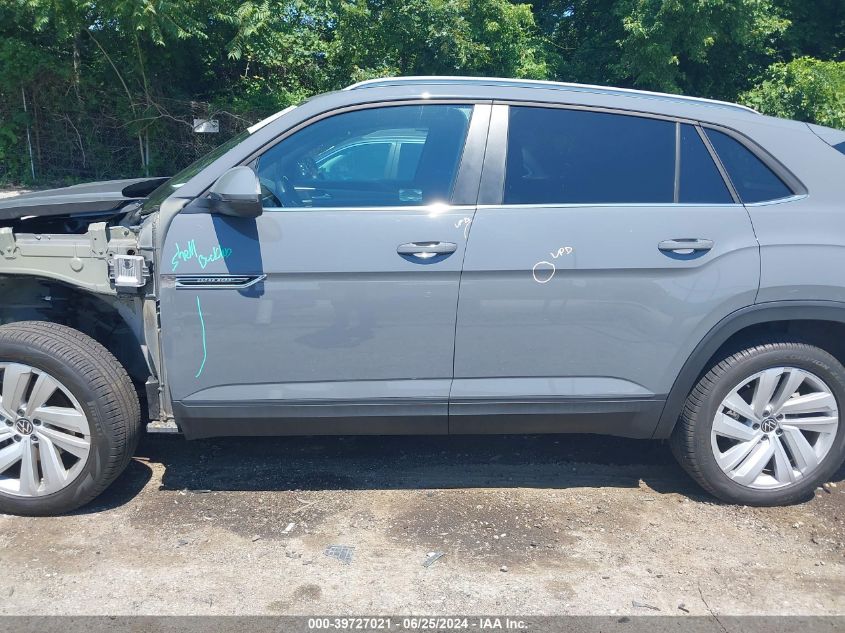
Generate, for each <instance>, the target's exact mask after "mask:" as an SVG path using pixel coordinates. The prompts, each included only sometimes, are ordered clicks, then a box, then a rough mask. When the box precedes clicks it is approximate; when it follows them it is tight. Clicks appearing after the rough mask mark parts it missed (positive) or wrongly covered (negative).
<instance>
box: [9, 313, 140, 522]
mask: <svg viewBox="0 0 845 633" xmlns="http://www.w3.org/2000/svg"><path fill="white" fill-rule="evenodd" d="M22 368H24V369H26V368H29V369H30V370H31V372H30V373H29V374H27V373H25V372H24V369H22ZM0 370H2V373H3V377H2V378H3V383H0V384H2V385H3V388H4V390H5V384H6V379H7V378H8V381H9V384H25V385H29V386H28V387H24V388H22V389H20V390H18V391H19V392H20V393H21V394H28V395H22V396H21V398H22V399H23V400H22V401H23V404H21V405H20V407H19V410H18V412H17V413H15V412H12V415H13V416H15V415H19V416H21V417H18V418H16V419H15V420H11V419H10V417H9V415H8V413H9V410H8V408H7V407H6V406H5V404H7V403H4V402H3V398H4V397H5V396H3V395H0V417H2V420H0V433H5V434H6V439H5V440H4V441H2V442H0V455H1V454H2V451H3V450H5V449H9V451H12V450H18V449H16V448H15V447H14V446H13V444H14V442H18V443H20V446H21V447H22V448H20V451H21V453H24V452H26V451H28V450H31V451H32V453H27V454H28V455H36V456H37V464H38V465H37V467H35V469H34V471H29V472H33V473H34V474H33V475H32V476H30V477H26V485H25V484H24V479H25V478H24V474H23V473H24V468H25V463H26V464H32V463H35V462H36V458H35V457H28V458H27V459H29V460H30V461H27V462H25V461H24V459H23V458H21V459H20V460H19V461H18V462H17V464H14V465H12V466H10V467H8V468H7V467H5V466H4V465H3V464H0V467H2V468H4V469H5V473H6V474H5V475H4V474H0V512H3V513H7V514H18V515H25V516H48V515H57V514H63V513H66V512H70V511H72V510H75V509H77V508H79V507H81V506H83V505H85V504H86V503H88V502H89V501H91V500H92V499H94V498H95V497H96V496H97V495H99V494H100V493H101V492H103V491H104V490H105V489H106V488H107V487H108V486H109V484H111V483H112V482H113V481H114V480H115V479H116V478H117V476H118V475H120V473H121V472H122V471H123V470H124V468H126V466H127V464H128V463H129V460H130V459H131V457H132V454H133V452H134V450H135V447H136V446H137V443H138V438H139V436H140V430H141V423H140V422H141V413H140V406H139V403H138V396H137V392H136V391H135V388H134V386H133V384H132V381H131V380H130V378H129V376H128V375H127V373H126V370H125V369H124V368H123V366H122V365H121V364H120V363H119V362H118V361H117V359H116V358H115V357H114V356H113V355H112V354H111V353H109V351H108V350H107V349H106V348H104V347H103V346H102V345H100V344H99V343H98V342H97V341H95V340H94V339H92V338H90V337H89V336H86V335H85V334H83V333H81V332H79V331H77V330H74V329H72V328H69V327H66V326H63V325H58V324H55V323H49V322H41V321H24V322H18V323H11V324H8V325H4V326H2V327H0ZM7 374H8V376H7ZM42 375H44V376H46V377H47V378H44V384H45V385H49V386H45V387H44V388H43V389H42V390H41V392H43V393H45V394H46V393H48V389H50V388H51V387H52V384H53V383H50V382H48V379H49V378H52V379H53V381H55V383H57V385H58V388H57V389H56V390H55V391H51V392H49V393H51V394H52V395H50V396H49V397H47V399H46V400H45V401H44V404H43V406H41V407H40V408H38V409H33V412H34V413H30V412H28V411H27V410H26V409H27V407H29V406H30V405H32V406H33V407H35V399H36V398H37V396H36V392H38V381H39V380H41V378H42ZM4 393H5V391H4ZM9 393H10V394H11V395H14V396H15V398H12V397H11V395H10V397H9V398H7V399H8V400H9V403H8V404H11V402H12V400H13V399H14V400H19V401H20V399H19V398H18V397H17V392H15V393H12V391H10V392H9ZM39 393H40V392H39ZM57 398H58V400H57ZM56 402H59V404H58V405H56V404H55V403H56ZM50 403H53V404H50ZM57 406H62V407H65V408H63V409H58V408H56V407H57ZM4 410H5V411H6V413H5V414H4V413H3V411H4ZM39 411H40V412H41V413H38V412H39ZM50 411H53V412H54V414H52V415H51V419H52V418H57V416H56V415H55V412H57V411H58V412H60V413H64V414H66V413H68V412H70V413H72V415H73V417H67V416H66V417H65V418H64V419H69V420H73V422H74V424H79V420H83V423H82V424H83V426H84V424H87V432H86V430H83V431H79V432H74V431H73V430H71V431H67V429H68V428H70V427H61V426H54V425H52V424H51V420H50V419H48V418H47V417H45V418H44V420H41V419H38V418H37V417H36V416H38V415H41V416H47V415H48V412H50ZM23 416H29V417H31V418H32V420H28V419H24V417H23ZM83 416H84V417H83ZM57 419H62V418H57ZM19 424H20V425H21V426H19ZM27 425H28V426H27ZM36 425H37V426H36ZM20 429H23V431H20ZM27 430H29V434H27V433H25V431H27ZM60 431H61V432H62V433H63V434H62V435H61V437H60V438H57V434H58V433H59V432H60ZM66 431H67V433H65V432H66ZM10 432H12V433H15V435H14V436H12V437H11V438H9V436H8V434H9V433H10ZM48 433H49V434H48ZM0 437H2V436H0ZM45 437H46V438H48V439H45ZM50 437H52V438H54V439H53V440H50V439H49V438H50ZM59 439H61V442H60V441H59ZM39 440H40V441H39ZM54 440H55V441H54ZM86 442H87V444H88V445H87V448H85V444H86ZM66 445H69V446H70V448H71V449H73V450H74V451H75V452H76V453H77V454H71V453H70V452H67V451H65V450H64V446H66ZM77 445H78V446H77ZM9 447H12V448H9ZM56 447H59V449H56ZM80 447H81V448H80ZM45 449H46V450H47V453H45V452H44V451H45ZM86 451H87V454H86ZM9 454H10V453H8V452H7V456H8V455H9ZM45 455H46V457H45ZM52 455H58V456H59V459H60V462H61V463H60V464H59V465H60V466H61V468H60V469H57V468H56V466H54V465H53V464H54V463H55V462H54V461H53V460H51V459H50V456H52ZM10 459H12V458H8V459H6V463H9V460H10ZM68 464H71V465H68ZM16 469H18V473H19V475H18V479H17V480H15V479H14V472H15V470H16ZM51 472H52V473H58V474H57V475H55V476H48V475H49V474H50V473H51ZM0 473H3V470H0ZM9 473H11V474H9ZM60 475H61V476H60ZM2 478H5V480H4V479H2ZM33 481H34V482H36V484H35V485H33V483H32V482H33ZM16 482H17V483H16ZM16 485H17V486H18V488H19V489H17V490H16V489H15V486H16ZM4 486H5V487H4ZM57 486H61V487H60V488H56V487H57Z"/></svg>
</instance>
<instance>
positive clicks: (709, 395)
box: [672, 341, 845, 505]
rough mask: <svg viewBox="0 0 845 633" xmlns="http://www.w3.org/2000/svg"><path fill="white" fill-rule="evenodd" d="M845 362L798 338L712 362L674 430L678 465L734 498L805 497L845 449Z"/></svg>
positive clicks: (757, 501)
mask: <svg viewBox="0 0 845 633" xmlns="http://www.w3.org/2000/svg"><path fill="white" fill-rule="evenodd" d="M843 407H845V368H844V367H843V366H842V364H841V363H840V362H839V361H837V360H836V359H835V358H834V357H833V356H831V355H830V354H829V353H827V352H826V351H824V350H822V349H819V348H818V347H814V346H811V345H808V344H805V343H801V342H797V341H779V342H769V343H764V344H760V345H754V346H750V347H748V348H747V349H744V350H742V351H740V352H737V353H735V354H732V355H731V356H729V357H727V358H725V359H724V360H722V361H721V362H719V363H718V364H716V365H715V366H714V367H712V368H711V369H710V371H708V372H707V374H706V375H705V376H704V377H703V378H702V379H701V380H700V381H699V382H698V384H697V385H696V386H695V388H694V389H693V390H692V392H691V393H690V395H689V397H688V398H687V402H686V405H685V407H684V411H683V413H682V415H681V419H680V420H679V422H678V424H677V426H676V427H675V430H674V433H673V436H672V448H673V451H674V453H675V456H676V457H677V458H678V461H679V462H680V463H681V465H682V466H683V467H684V468H685V469H686V470H687V472H689V473H690V474H691V475H692V476H693V477H694V478H695V479H696V480H697V481H698V482H699V483H700V484H701V485H702V487H704V488H705V489H706V490H707V491H708V492H710V493H712V494H714V495H716V496H717V497H719V498H721V499H724V500H726V501H730V502H732V503H742V504H745V505H781V504H787V503H794V502H796V501H800V500H802V499H805V498H807V497H808V496H809V495H810V493H811V492H812V491H813V489H814V488H815V487H816V486H817V485H819V484H820V483H821V482H823V481H825V480H826V479H827V478H829V477H830V476H831V475H833V473H834V472H835V471H836V469H837V468H838V467H839V465H840V464H841V463H842V461H843V458H844V457H845V424H842V423H841V411H842V410H843Z"/></svg>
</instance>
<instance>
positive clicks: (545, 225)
mask: <svg viewBox="0 0 845 633" xmlns="http://www.w3.org/2000/svg"><path fill="white" fill-rule="evenodd" d="M490 127H491V140H490V143H489V144H488V147H487V156H488V159H490V158H491V157H492V160H488V161H487V163H486V164H485V169H484V175H483V180H482V196H487V197H488V199H487V200H485V199H484V197H482V199H481V200H480V201H479V202H480V204H479V207H478V211H477V212H476V216H475V220H474V222H473V224H472V229H471V233H470V239H469V245H468V248H467V254H466V259H465V265H464V273H463V279H462V282H461V297H460V306H459V311H458V324H457V339H456V341H457V342H456V349H455V380H454V386H453V389H452V397H451V402H452V404H451V406H450V429H451V430H453V431H460V432H490V431H496V430H501V429H503V428H504V429H506V430H509V431H514V430H518V429H521V430H523V431H526V432H530V431H545V430H558V431H563V430H572V431H581V432H610V433H617V434H625V435H633V436H646V437H648V436H650V435H651V433H652V431H653V429H654V427H655V426H656V424H657V420H658V417H659V415H660V412H661V410H662V406H663V402H664V400H665V397H666V394H667V393H668V392H669V390H670V389H671V387H672V384H673V382H674V380H675V378H676V377H677V375H678V373H679V372H680V369H681V366H682V365H683V363H684V362H685V361H686V359H687V358H688V357H689V354H690V353H691V351H692V350H693V349H694V348H695V346H696V345H697V344H698V342H699V341H700V340H701V339H702V338H703V337H704V335H705V334H706V333H707V332H708V331H709V330H710V328H712V327H713V326H714V325H715V324H716V323H718V321H719V320H720V319H722V318H724V317H725V316H727V315H728V314H730V313H731V312H732V311H734V310H737V309H739V308H741V307H744V306H746V305H750V304H752V303H753V302H754V298H755V293H756V291H757V287H758V282H759V274H760V272H759V271H760V263H759V252H758V246H757V241H756V239H755V236H754V231H753V229H752V226H751V222H750V220H749V217H748V214H747V213H746V211H745V209H744V208H743V206H742V205H741V204H739V203H738V202H737V201H736V200H735V198H734V197H733V195H732V193H731V191H730V189H729V187H728V185H727V183H726V181H725V180H724V179H723V176H722V174H721V172H720V167H719V166H718V165H717V163H716V162H715V161H714V160H713V157H712V156H711V153H710V149H709V147H708V145H707V141H706V139H705V138H704V137H703V136H702V135H701V134H700V132H699V129H698V128H697V127H696V125H695V124H694V123H689V122H676V121H671V120H662V119H657V118H653V117H648V116H633V115H626V114H621V113H608V112H596V111H589V110H579V109H566V108H549V107H530V106H519V105H515V106H511V107H508V106H505V105H496V106H494V112H493V119H492V122H491V126H490ZM505 142H507V145H506V147H505ZM505 159H506V160H505ZM496 183H498V185H497V186H493V185H494V184H496Z"/></svg>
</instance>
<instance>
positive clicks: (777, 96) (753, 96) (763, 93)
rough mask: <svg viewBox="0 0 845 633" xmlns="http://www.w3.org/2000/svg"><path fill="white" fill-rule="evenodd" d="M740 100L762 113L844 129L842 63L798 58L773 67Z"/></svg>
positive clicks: (843, 77) (844, 81)
mask: <svg viewBox="0 0 845 633" xmlns="http://www.w3.org/2000/svg"><path fill="white" fill-rule="evenodd" d="M741 100H742V102H743V103H745V104H747V105H749V106H751V107H753V108H756V109H757V110H759V111H760V112H763V113H764V114H770V115H772V116H780V117H786V118H789V119H798V120H800V121H808V122H810V123H819V124H820V125H828V126H830V127H838V128H842V129H845V62H824V61H819V60H818V59H812V58H810V57H801V58H799V59H795V60H793V61H791V62H789V63H777V64H774V65H772V66H771V67H770V68H769V70H768V72H767V73H766V77H765V79H764V80H763V81H762V82H761V83H760V84H759V85H758V86H756V87H755V88H753V89H752V90H749V91H748V92H746V93H745V94H743V95H742V99H741Z"/></svg>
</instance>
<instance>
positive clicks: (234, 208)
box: [208, 166, 264, 218]
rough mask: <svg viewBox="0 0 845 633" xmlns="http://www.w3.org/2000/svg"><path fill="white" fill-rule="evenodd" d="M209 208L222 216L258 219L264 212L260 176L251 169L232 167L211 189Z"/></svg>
mask: <svg viewBox="0 0 845 633" xmlns="http://www.w3.org/2000/svg"><path fill="white" fill-rule="evenodd" d="M208 208H209V210H210V211H211V212H212V213H219V214H220V215H229V216H234V217H237V218H257V217H258V216H259V215H261V214H262V213H263V212H264V207H263V206H262V204H261V184H260V183H259V181H258V176H256V175H255V172H254V171H252V169H251V168H249V167H246V166H241V167H232V169H230V170H229V171H227V172H226V173H224V174H223V175H222V176H220V178H218V179H217V182H215V183H214V185H213V186H212V187H211V192H210V193H209V194H208Z"/></svg>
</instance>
